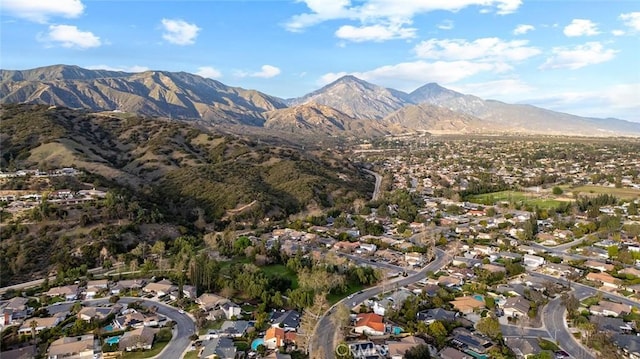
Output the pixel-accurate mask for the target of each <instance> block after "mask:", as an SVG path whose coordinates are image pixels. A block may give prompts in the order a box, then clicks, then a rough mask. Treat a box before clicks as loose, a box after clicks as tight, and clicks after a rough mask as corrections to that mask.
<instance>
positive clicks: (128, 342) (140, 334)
mask: <svg viewBox="0 0 640 359" xmlns="http://www.w3.org/2000/svg"><path fill="white" fill-rule="evenodd" d="M157 332H158V329H154V328H150V327H142V328H138V329H134V330H132V331H130V332H125V333H124V334H123V335H122V337H120V343H118V349H119V350H121V351H128V352H130V351H132V350H137V349H144V350H149V349H151V347H152V346H153V339H154V338H155V336H156V333H157Z"/></svg>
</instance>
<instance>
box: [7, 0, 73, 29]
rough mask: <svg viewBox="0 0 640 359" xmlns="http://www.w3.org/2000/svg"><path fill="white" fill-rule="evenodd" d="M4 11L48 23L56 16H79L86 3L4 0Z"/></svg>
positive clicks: (69, 0) (50, 0) (56, 0)
mask: <svg viewBox="0 0 640 359" xmlns="http://www.w3.org/2000/svg"><path fill="white" fill-rule="evenodd" d="M2 11H3V12H5V13H7V14H9V15H12V16H15V17H19V18H22V19H27V20H29V21H34V22H39V23H46V22H47V21H48V20H49V19H50V18H52V17H56V16H61V17H65V18H75V17H78V16H80V15H82V12H83V11H84V5H83V4H82V2H81V1H80V0H55V1H54V0H3V1H2Z"/></svg>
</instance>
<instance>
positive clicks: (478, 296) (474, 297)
mask: <svg viewBox="0 0 640 359" xmlns="http://www.w3.org/2000/svg"><path fill="white" fill-rule="evenodd" d="M473 299H477V300H479V301H481V302H484V297H483V296H482V295H480V294H474V295H473Z"/></svg>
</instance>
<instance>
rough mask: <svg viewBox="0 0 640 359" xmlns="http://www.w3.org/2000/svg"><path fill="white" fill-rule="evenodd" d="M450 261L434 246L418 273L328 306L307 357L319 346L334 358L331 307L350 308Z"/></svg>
mask: <svg viewBox="0 0 640 359" xmlns="http://www.w3.org/2000/svg"><path fill="white" fill-rule="evenodd" d="M450 261H451V257H450V255H449V254H448V253H446V252H445V251H443V250H441V249H439V248H436V250H435V258H434V260H433V261H432V262H431V263H429V264H427V265H426V266H425V267H424V268H422V270H420V271H419V272H418V273H416V274H413V275H410V276H408V277H400V278H396V279H395V280H393V281H389V282H384V283H382V284H379V285H377V286H375V287H372V288H369V289H366V290H363V291H362V292H360V293H356V294H355V295H353V297H351V298H349V297H347V298H343V299H342V300H341V301H339V302H337V303H336V304H334V305H333V306H331V308H329V310H327V311H326V312H325V314H324V315H323V316H322V317H321V318H320V320H319V321H318V324H317V325H316V328H315V333H314V335H313V336H312V338H313V341H312V345H310V348H309V358H314V357H313V356H312V355H311V354H312V349H313V348H315V347H320V346H321V347H323V348H324V353H325V358H329V359H333V358H335V353H334V348H335V347H336V343H335V336H336V333H338V328H337V327H336V324H335V323H334V322H333V320H331V313H332V312H333V308H335V307H336V306H337V305H339V304H341V303H344V304H345V305H346V306H347V307H349V308H352V307H354V306H356V305H357V304H359V303H362V302H364V301H365V300H367V299H369V298H371V297H373V296H376V295H378V294H380V293H381V292H382V290H383V288H389V286H390V285H393V286H398V287H402V286H405V285H409V284H411V283H415V282H418V281H420V280H422V279H424V278H426V273H427V272H428V271H433V272H437V271H438V270H440V269H441V268H442V267H444V266H445V265H446V264H447V263H449V262H450ZM354 303H355V304H354Z"/></svg>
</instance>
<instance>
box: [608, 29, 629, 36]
mask: <svg viewBox="0 0 640 359" xmlns="http://www.w3.org/2000/svg"><path fill="white" fill-rule="evenodd" d="M611 34H612V35H613V36H623V35H624V34H626V33H625V32H624V30H612V31H611Z"/></svg>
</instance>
